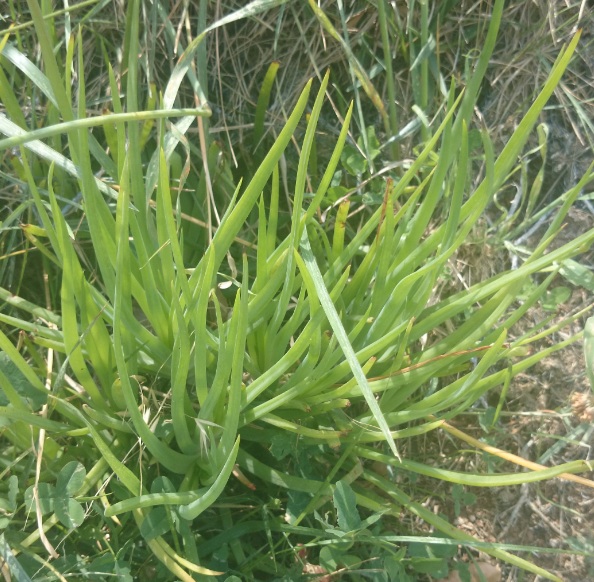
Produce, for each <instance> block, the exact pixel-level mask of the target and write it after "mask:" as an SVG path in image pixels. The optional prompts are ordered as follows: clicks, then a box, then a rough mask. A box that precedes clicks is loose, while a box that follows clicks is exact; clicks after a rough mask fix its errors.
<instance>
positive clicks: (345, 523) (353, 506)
mask: <svg viewBox="0 0 594 582" xmlns="http://www.w3.org/2000/svg"><path fill="white" fill-rule="evenodd" d="M333 500H334V508H335V509H336V517H337V519H338V527H339V528H340V529H341V530H342V531H344V532H349V531H354V530H356V529H357V528H358V527H359V526H360V525H361V517H360V516H359V512H358V511H357V499H356V496H355V492H354V491H353V489H352V487H351V486H350V485H349V484H348V483H347V482H346V481H344V480H341V481H338V482H337V483H336V487H335V489H334V495H333Z"/></svg>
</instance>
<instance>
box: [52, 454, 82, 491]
mask: <svg viewBox="0 0 594 582" xmlns="http://www.w3.org/2000/svg"><path fill="white" fill-rule="evenodd" d="M86 475H87V472H86V471H85V468H84V467H83V466H82V465H81V464H80V463H79V462H78V461H70V462H69V463H66V465H64V466H63V467H62V469H61V470H60V472H59V473H58V479H57V480H56V495H58V496H60V495H71V496H72V495H76V494H77V493H78V492H79V491H80V488H81V487H82V486H83V484H84V482H85V477H86Z"/></svg>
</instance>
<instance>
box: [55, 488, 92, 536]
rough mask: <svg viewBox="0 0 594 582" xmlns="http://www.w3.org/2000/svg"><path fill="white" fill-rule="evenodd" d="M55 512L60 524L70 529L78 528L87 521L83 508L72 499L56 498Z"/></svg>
mask: <svg viewBox="0 0 594 582" xmlns="http://www.w3.org/2000/svg"><path fill="white" fill-rule="evenodd" d="M54 511H55V513H56V516H57V517H58V519H59V520H60V522H61V523H62V524H63V525H64V526H66V527H67V528H68V529H74V528H77V527H79V526H81V525H82V524H83V522H84V521H85V510H84V509H83V506H82V505H81V504H80V503H79V502H78V501H76V499H72V497H61V496H59V497H56V498H55V499H54Z"/></svg>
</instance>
